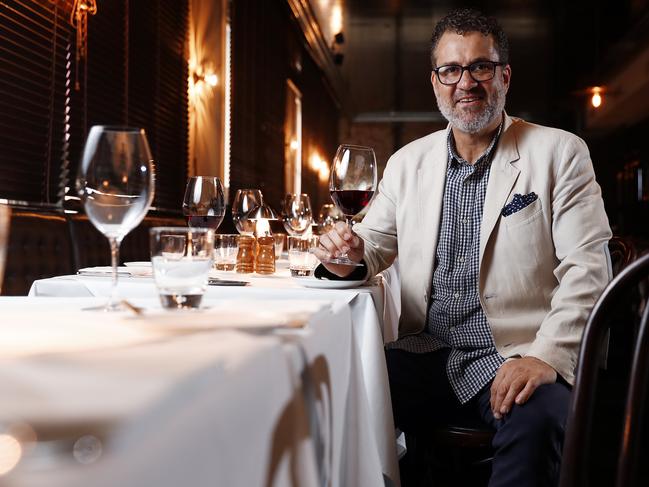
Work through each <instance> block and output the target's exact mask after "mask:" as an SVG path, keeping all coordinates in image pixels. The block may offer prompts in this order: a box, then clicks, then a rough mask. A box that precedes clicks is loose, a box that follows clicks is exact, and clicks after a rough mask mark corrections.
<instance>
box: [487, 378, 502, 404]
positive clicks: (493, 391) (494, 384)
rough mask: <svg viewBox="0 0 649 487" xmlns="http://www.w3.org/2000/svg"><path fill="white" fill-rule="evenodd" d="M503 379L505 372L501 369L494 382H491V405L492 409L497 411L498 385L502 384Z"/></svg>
mask: <svg viewBox="0 0 649 487" xmlns="http://www.w3.org/2000/svg"><path fill="white" fill-rule="evenodd" d="M502 380H503V373H502V370H499V371H498V373H497V374H496V377H495V378H494V380H493V382H492V383H491V396H490V398H489V405H490V406H491V410H492V411H495V406H496V393H497V391H498V386H499V385H500V383H501V382H502Z"/></svg>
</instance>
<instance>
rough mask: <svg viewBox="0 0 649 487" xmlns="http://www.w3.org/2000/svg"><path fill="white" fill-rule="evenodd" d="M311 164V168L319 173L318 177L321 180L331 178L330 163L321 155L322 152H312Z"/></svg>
mask: <svg viewBox="0 0 649 487" xmlns="http://www.w3.org/2000/svg"><path fill="white" fill-rule="evenodd" d="M309 165H310V166H311V169H312V170H313V171H314V172H316V173H317V174H318V178H319V179H320V181H321V182H326V181H328V180H329V165H328V164H327V162H326V161H325V160H324V159H323V158H322V157H320V154H318V153H317V152H314V153H313V154H311V157H310V158H309Z"/></svg>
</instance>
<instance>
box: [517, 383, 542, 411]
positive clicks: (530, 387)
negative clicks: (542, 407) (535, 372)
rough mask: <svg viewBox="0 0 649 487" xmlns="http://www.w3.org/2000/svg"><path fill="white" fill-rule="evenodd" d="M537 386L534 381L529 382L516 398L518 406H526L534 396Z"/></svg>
mask: <svg viewBox="0 0 649 487" xmlns="http://www.w3.org/2000/svg"><path fill="white" fill-rule="evenodd" d="M537 387H538V386H537V384H536V383H535V382H533V381H529V382H528V383H527V384H526V385H525V387H524V388H523V390H522V391H521V392H520V394H518V396H516V404H519V405H520V404H525V403H526V402H527V401H528V399H529V398H530V397H531V396H532V393H533V392H534V391H535V390H536V388H537Z"/></svg>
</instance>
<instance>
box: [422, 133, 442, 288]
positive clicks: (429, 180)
mask: <svg viewBox="0 0 649 487" xmlns="http://www.w3.org/2000/svg"><path fill="white" fill-rule="evenodd" d="M447 164H448V149H447V146H446V137H444V138H441V139H440V140H439V141H438V142H437V144H436V145H434V146H433V147H432V148H431V150H430V151H429V152H428V153H427V154H425V155H424V157H423V158H422V163H421V165H420V166H419V169H418V170H417V181H418V187H417V189H418V195H417V203H418V205H417V206H418V208H417V209H418V211H419V231H418V233H419V235H416V236H415V238H417V239H419V241H420V248H421V259H422V260H421V266H422V269H423V272H424V277H425V279H426V280H425V282H426V286H427V287H426V292H427V293H430V284H431V279H432V272H433V260H434V258H435V250H436V248H437V237H438V235H439V225H440V219H441V215H442V211H441V210H442V202H443V198H444V185H445V183H446V166H447Z"/></svg>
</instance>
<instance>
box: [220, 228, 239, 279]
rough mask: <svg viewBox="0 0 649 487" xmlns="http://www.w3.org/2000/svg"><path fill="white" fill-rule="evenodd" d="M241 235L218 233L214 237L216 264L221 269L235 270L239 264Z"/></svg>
mask: <svg viewBox="0 0 649 487" xmlns="http://www.w3.org/2000/svg"><path fill="white" fill-rule="evenodd" d="M238 252H239V235H232V234H218V235H216V236H215V237H214V264H215V267H216V269H217V270H219V271H233V270H234V268H235V266H236V265H237V253H238Z"/></svg>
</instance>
